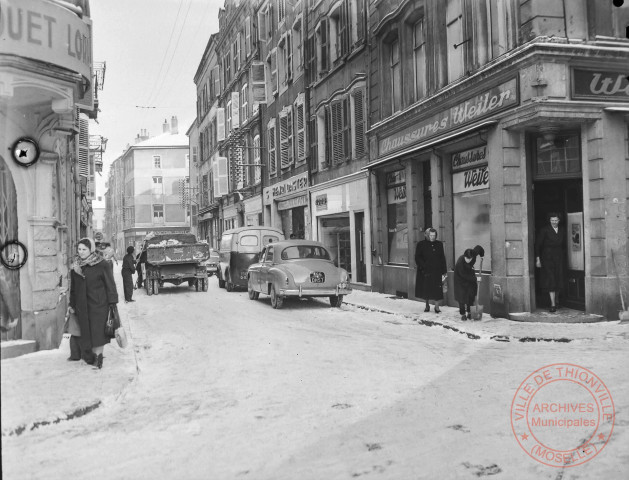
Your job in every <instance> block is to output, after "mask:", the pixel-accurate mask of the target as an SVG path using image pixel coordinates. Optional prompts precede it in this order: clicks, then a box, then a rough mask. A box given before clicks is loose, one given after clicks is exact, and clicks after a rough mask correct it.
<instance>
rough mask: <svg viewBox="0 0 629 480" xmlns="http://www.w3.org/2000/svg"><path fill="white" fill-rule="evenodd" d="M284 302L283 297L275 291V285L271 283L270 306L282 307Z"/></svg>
mask: <svg viewBox="0 0 629 480" xmlns="http://www.w3.org/2000/svg"><path fill="white" fill-rule="evenodd" d="M283 304H284V297H281V296H280V295H278V294H277V292H276V291H275V285H271V306H272V307H273V308H275V309H280V308H282V305H283Z"/></svg>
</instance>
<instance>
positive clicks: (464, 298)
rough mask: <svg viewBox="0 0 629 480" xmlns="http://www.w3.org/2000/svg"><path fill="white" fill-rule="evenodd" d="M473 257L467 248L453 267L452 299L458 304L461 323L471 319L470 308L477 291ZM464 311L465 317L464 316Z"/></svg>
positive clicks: (470, 250)
mask: <svg viewBox="0 0 629 480" xmlns="http://www.w3.org/2000/svg"><path fill="white" fill-rule="evenodd" d="M474 257H475V255H474V250H472V249H471V248H468V249H467V250H465V252H464V253H463V255H461V256H460V257H459V259H458V260H457V261H456V265H455V266H454V299H455V300H456V301H457V302H459V314H461V320H463V321H465V320H467V319H468V318H472V314H471V313H470V307H471V306H472V304H473V303H474V297H476V292H477V291H478V285H477V279H476V274H475V273H474V267H473V266H472V262H473V261H474ZM466 310H467V317H466V316H465V313H466Z"/></svg>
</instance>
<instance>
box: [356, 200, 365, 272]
mask: <svg viewBox="0 0 629 480" xmlns="http://www.w3.org/2000/svg"><path fill="white" fill-rule="evenodd" d="M354 223H355V232H356V278H355V280H354V281H356V282H361V283H365V282H367V264H366V263H365V212H357V213H356V214H355V217H354Z"/></svg>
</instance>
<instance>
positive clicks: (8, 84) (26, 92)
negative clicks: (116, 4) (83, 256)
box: [0, 0, 102, 358]
mask: <svg viewBox="0 0 629 480" xmlns="http://www.w3.org/2000/svg"><path fill="white" fill-rule="evenodd" d="M0 8H1V11H2V14H1V16H2V28H0V44H1V45H2V46H1V48H0V78H2V81H1V82H0V110H1V111H2V114H1V115H0V139H1V140H0V145H1V146H2V150H1V152H2V153H0V246H1V247H2V260H3V265H0V320H1V322H0V323H1V328H2V333H1V338H2V358H5V357H7V356H14V355H17V354H20V353H24V352H25V351H33V350H37V349H51V348H56V347H57V346H58V345H59V342H60V340H61V329H62V327H63V323H64V316H65V311H66V307H67V303H68V295H67V294H68V286H69V268H70V264H71V261H72V258H73V256H74V254H75V252H76V250H75V246H76V242H77V240H78V239H79V237H80V235H86V234H90V233H91V225H90V217H89V213H90V201H89V198H88V186H89V182H88V178H89V175H90V171H91V172H93V169H94V165H90V161H89V140H88V123H89V119H90V118H96V114H97V111H98V108H97V96H96V94H97V92H98V89H99V85H98V81H99V80H102V77H99V76H98V75H97V74H96V72H95V71H94V69H93V66H94V65H93V61H92V20H91V18H90V9H89V2H88V1H87V0H81V1H78V0H75V1H72V0H70V1H66V2H52V1H47V0H28V1H24V0H20V1H16V0H2V2H1V7H0ZM68 35H71V38H72V39H75V40H76V41H73V42H70V44H68V41H67V37H68ZM12 340H16V341H17V342H11V341H12Z"/></svg>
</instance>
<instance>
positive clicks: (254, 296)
mask: <svg viewBox="0 0 629 480" xmlns="http://www.w3.org/2000/svg"><path fill="white" fill-rule="evenodd" d="M247 293H248V294H249V300H257V299H258V297H259V296H260V292H256V291H255V290H254V289H253V285H252V284H251V277H249V280H248V281H247Z"/></svg>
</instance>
